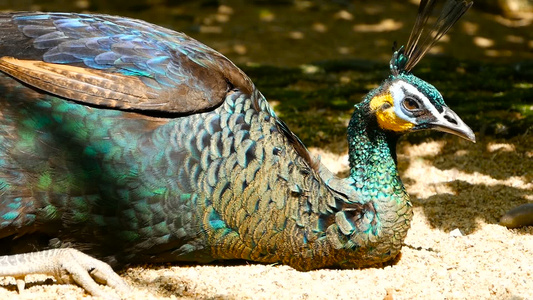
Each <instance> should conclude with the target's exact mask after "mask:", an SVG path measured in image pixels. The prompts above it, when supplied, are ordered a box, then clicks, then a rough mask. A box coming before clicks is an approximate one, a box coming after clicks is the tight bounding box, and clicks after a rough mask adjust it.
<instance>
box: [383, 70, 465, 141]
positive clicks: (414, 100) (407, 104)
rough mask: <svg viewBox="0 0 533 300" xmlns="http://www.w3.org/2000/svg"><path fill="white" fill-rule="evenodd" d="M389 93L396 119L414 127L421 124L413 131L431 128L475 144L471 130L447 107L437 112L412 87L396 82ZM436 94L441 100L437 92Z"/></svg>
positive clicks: (404, 82)
mask: <svg viewBox="0 0 533 300" xmlns="http://www.w3.org/2000/svg"><path fill="white" fill-rule="evenodd" d="M389 92H390V94H391V96H392V99H393V102H394V105H393V109H394V113H395V114H396V116H397V117H399V118H401V119H403V120H404V121H407V122H409V123H411V124H414V125H415V126H417V125H421V124H422V126H421V127H419V128H416V127H415V128H414V129H415V130H416V129H427V128H433V129H436V130H440V131H444V132H448V133H452V134H456V135H459V136H461V137H463V138H465V139H467V140H470V141H473V142H475V135H474V133H473V132H472V129H470V127H468V126H467V125H466V124H465V123H464V122H463V120H461V118H459V116H457V114H456V113H455V112H453V111H452V110H451V109H450V108H448V107H447V106H442V112H439V111H438V110H437V108H436V107H435V105H433V103H431V101H430V100H429V98H428V97H427V96H426V95H424V94H423V93H422V92H420V91H419V90H418V89H417V88H416V87H415V86H414V85H412V84H410V83H408V82H406V81H403V80H398V81H396V82H394V83H393V84H392V85H391V86H390V88H389ZM436 93H437V95H438V96H439V97H441V98H442V96H441V95H440V93H438V91H436Z"/></svg>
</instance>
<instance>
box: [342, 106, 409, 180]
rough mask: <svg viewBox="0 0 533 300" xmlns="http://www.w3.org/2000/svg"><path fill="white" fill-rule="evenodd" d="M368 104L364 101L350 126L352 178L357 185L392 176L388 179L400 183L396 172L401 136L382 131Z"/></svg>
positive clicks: (355, 112)
mask: <svg viewBox="0 0 533 300" xmlns="http://www.w3.org/2000/svg"><path fill="white" fill-rule="evenodd" d="M369 102H370V101H369V100H368V99H365V100H364V101H363V102H361V103H359V104H358V105H356V106H355V111H354V113H353V115H352V118H351V120H350V124H349V125H348V147H349V161H350V177H351V178H352V179H353V180H355V181H356V182H357V181H369V180H370V181H372V180H377V179H380V178H379V175H380V174H387V175H389V176H392V177H389V178H387V179H389V180H393V179H394V178H397V180H398V181H399V177H398V171H397V168H396V143H397V141H398V137H399V136H398V135H397V134H395V133H392V132H386V131H384V130H383V129H381V128H379V126H378V124H377V121H376V119H375V117H374V115H373V113H372V112H371V110H370V107H369ZM376 176H378V177H376ZM399 183H400V184H401V182H399ZM402 186H403V185H402ZM369 187H370V186H369ZM370 188H371V187H370Z"/></svg>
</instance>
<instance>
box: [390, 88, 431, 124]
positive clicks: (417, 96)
mask: <svg viewBox="0 0 533 300" xmlns="http://www.w3.org/2000/svg"><path fill="white" fill-rule="evenodd" d="M389 91H390V93H391V96H392V98H393V100H394V112H395V113H396V115H397V116H398V117H400V118H402V119H404V120H405V121H407V122H410V123H413V124H415V125H419V123H418V122H417V118H418V117H419V116H421V115H428V114H429V115H432V116H434V117H435V118H437V119H439V116H440V115H441V114H442V113H439V112H438V111H437V109H436V108H435V106H434V105H433V104H432V103H431V102H430V101H429V99H428V97H426V96H425V95H424V94H422V93H421V92H420V91H419V90H418V89H417V88H416V87H415V86H413V85H412V84H410V83H407V82H405V81H403V80H398V81H396V82H394V83H393V84H392V85H391V87H390V89H389ZM439 95H440V94H439Z"/></svg>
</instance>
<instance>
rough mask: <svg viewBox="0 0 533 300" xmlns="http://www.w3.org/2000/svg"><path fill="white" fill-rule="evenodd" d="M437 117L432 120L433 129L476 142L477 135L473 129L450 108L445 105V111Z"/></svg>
mask: <svg viewBox="0 0 533 300" xmlns="http://www.w3.org/2000/svg"><path fill="white" fill-rule="evenodd" d="M436 118H437V120H435V121H433V122H431V125H432V126H431V127H432V128H433V129H435V130H438V131H443V132H447V133H451V134H455V135H457V136H460V137H462V138H464V139H466V140H469V141H471V142H474V143H475V142H476V135H475V134H474V132H473V131H472V129H470V127H468V125H466V124H465V122H463V120H461V118H459V116H458V115H457V114H456V113H455V112H454V111H453V110H451V109H450V108H448V107H444V111H443V112H442V113H441V114H440V115H438V116H436Z"/></svg>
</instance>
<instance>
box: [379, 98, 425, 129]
mask: <svg viewBox="0 0 533 300" xmlns="http://www.w3.org/2000/svg"><path fill="white" fill-rule="evenodd" d="M385 103H388V104H390V106H389V107H388V108H386V109H383V105H384V104H385ZM370 108H371V109H372V110H373V111H375V112H376V117H377V119H378V124H379V126H380V127H381V128H383V129H386V130H392V131H398V132H403V131H407V130H409V129H411V128H413V127H414V126H415V125H414V124H413V123H411V122H408V121H405V120H404V119H402V118H400V117H398V116H397V115H396V113H395V112H394V100H393V99H392V95H391V94H390V93H386V94H383V95H379V96H376V97H374V98H372V100H371V101H370Z"/></svg>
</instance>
